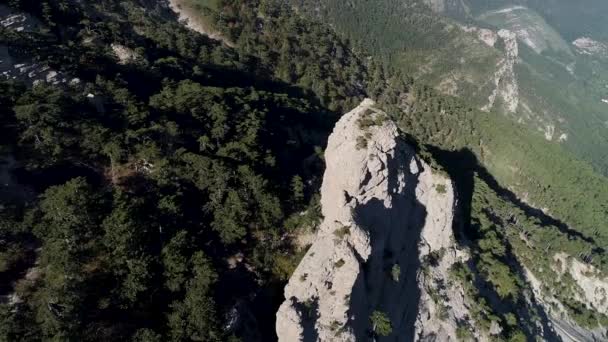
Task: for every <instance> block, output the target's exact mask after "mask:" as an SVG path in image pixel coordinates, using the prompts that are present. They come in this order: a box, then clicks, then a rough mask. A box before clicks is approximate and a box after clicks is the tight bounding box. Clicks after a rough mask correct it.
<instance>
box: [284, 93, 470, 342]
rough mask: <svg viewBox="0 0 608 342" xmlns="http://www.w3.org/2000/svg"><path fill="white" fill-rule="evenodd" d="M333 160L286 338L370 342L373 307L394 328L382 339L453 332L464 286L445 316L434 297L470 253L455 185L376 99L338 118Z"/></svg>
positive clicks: (293, 286) (293, 287)
mask: <svg viewBox="0 0 608 342" xmlns="http://www.w3.org/2000/svg"><path fill="white" fill-rule="evenodd" d="M325 159H326V164H327V168H326V171H325V175H324V179H323V185H322V188H321V196H322V199H321V204H322V207H323V215H324V221H323V222H322V224H321V226H320V228H319V231H318V233H317V236H316V238H315V240H314V243H313V244H312V246H311V248H310V249H309V250H308V252H307V254H306V255H305V257H304V258H303V260H302V261H301V263H300V265H299V266H298V267H297V269H296V270H295V272H294V274H293V276H292V278H291V279H290V281H289V283H288V285H287V286H286V288H285V298H286V300H285V302H284V303H283V304H282V305H281V307H280V309H279V311H278V313H277V323H276V331H277V335H278V337H279V341H289V342H291V341H354V340H361V341H363V340H367V339H369V336H370V334H371V332H372V330H373V327H372V325H371V321H370V315H371V314H372V312H374V311H381V312H383V313H385V314H386V315H387V317H388V318H389V319H390V321H391V325H392V330H393V333H392V334H391V335H389V336H387V337H384V338H379V340H395V341H411V340H414V339H425V338H426V337H430V338H439V340H442V341H447V340H449V339H450V337H454V336H455V329H456V326H457V324H456V322H457V321H458V320H459V319H465V318H466V317H467V316H468V312H467V309H466V307H465V304H464V302H463V300H462V298H463V296H462V295H459V293H458V292H459V291H460V290H459V289H458V288H457V287H456V286H445V287H444V289H443V291H444V292H445V293H444V294H445V295H447V296H452V297H455V303H451V308H452V309H451V310H450V313H449V315H448V317H447V318H446V317H444V319H443V320H442V321H441V322H438V321H437V322H436V321H435V320H434V317H435V316H436V315H433V313H434V312H435V311H436V310H438V309H437V308H436V307H434V306H433V305H432V301H430V295H429V294H428V293H427V290H428V289H430V288H434V287H435V283H436V282H445V279H443V280H442V279H441V278H443V277H446V275H447V274H448V273H449V272H447V268H449V267H450V266H451V264H453V263H454V262H456V261H457V260H461V259H465V258H466V256H465V255H464V253H463V252H460V251H458V250H457V248H456V247H455V244H454V242H453V238H452V221H453V216H454V210H453V208H454V206H455V198H454V191H453V188H452V184H451V181H450V180H449V179H448V178H446V177H444V176H441V175H439V174H437V173H434V172H433V171H432V170H431V168H430V167H429V166H428V165H426V164H425V163H424V162H423V161H421V160H420V159H418V158H417V157H416V154H415V151H414V150H413V148H412V147H410V146H409V145H407V144H406V143H405V141H404V140H403V139H402V138H400V136H399V132H398V130H397V127H396V126H395V124H394V123H393V122H392V121H390V120H389V119H388V117H387V115H386V114H385V113H383V112H381V111H379V110H377V109H375V108H374V103H373V101H371V100H365V101H364V102H363V103H362V104H361V105H360V106H359V107H357V108H355V109H354V110H353V111H351V112H350V113H348V114H346V115H344V116H343V117H342V118H341V119H340V121H339V122H338V123H337V124H336V127H335V128H334V131H333V133H332V134H331V136H330V137H329V141H328V146H327V150H326V152H325ZM430 253H434V254H445V255H446V257H443V258H439V259H440V261H439V264H438V266H437V267H436V269H437V270H438V272H433V271H431V272H428V275H423V274H422V273H423V272H422V267H421V266H422V264H423V263H424V260H427V259H428V256H429V254H430ZM444 268H445V269H444ZM450 291H451V292H450ZM459 297H460V298H461V300H460V301H459V300H458V298H459ZM419 313H424V314H423V315H421V314H419Z"/></svg>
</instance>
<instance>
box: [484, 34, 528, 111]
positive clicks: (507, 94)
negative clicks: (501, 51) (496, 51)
mask: <svg viewBox="0 0 608 342" xmlns="http://www.w3.org/2000/svg"><path fill="white" fill-rule="evenodd" d="M482 37H483V36H482V35H481V33H480V39H483V38H482ZM498 37H500V38H501V39H502V40H503V42H504V45H505V57H504V58H503V59H502V60H501V61H500V62H499V63H498V65H497V69H496V72H495V73H494V86H495V88H494V91H493V92H492V94H491V95H490V97H489V98H488V104H487V105H486V106H484V107H483V108H482V110H484V111H489V110H490V109H492V108H493V107H494V104H495V103H496V100H497V98H500V99H501V100H502V101H503V103H504V106H505V109H506V110H507V112H509V113H514V112H515V111H516V110H517V107H518V106H519V87H518V84H517V78H516V77H515V71H514V67H515V64H516V63H517V58H518V56H519V47H518V45H517V36H516V34H515V33H513V32H511V31H509V30H499V31H498ZM486 44H487V42H486Z"/></svg>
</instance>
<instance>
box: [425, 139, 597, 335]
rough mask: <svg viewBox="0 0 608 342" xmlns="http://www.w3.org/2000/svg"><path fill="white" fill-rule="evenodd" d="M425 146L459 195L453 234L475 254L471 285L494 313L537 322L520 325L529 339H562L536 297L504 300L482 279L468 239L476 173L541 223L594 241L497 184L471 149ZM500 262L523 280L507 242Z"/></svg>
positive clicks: (471, 238) (473, 232) (475, 233)
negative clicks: (514, 315)
mask: <svg viewBox="0 0 608 342" xmlns="http://www.w3.org/2000/svg"><path fill="white" fill-rule="evenodd" d="M427 148H428V149H429V151H430V152H431V153H432V155H433V157H434V158H435V160H436V161H437V162H438V163H439V164H440V165H441V166H442V167H443V168H444V169H445V170H446V171H447V173H448V174H449V176H450V178H451V179H452V181H453V183H454V185H455V188H456V189H455V190H456V192H457V194H458V207H457V213H458V215H457V216H456V217H457V218H458V219H457V221H456V222H455V223H454V236H456V237H457V239H458V240H459V242H460V243H462V244H465V245H467V246H469V247H470V248H471V249H472V252H473V256H474V257H473V258H472V259H470V260H469V261H468V266H469V269H471V270H472V271H473V274H474V284H475V286H476V288H477V289H479V291H480V294H482V296H483V297H484V298H485V299H486V300H488V303H489V304H490V306H491V307H492V309H493V310H494V311H495V312H497V313H500V314H506V313H509V312H514V310H517V311H516V312H517V313H518V315H519V316H520V317H521V318H522V321H523V322H535V321H537V322H538V323H540V325H541V327H542V331H539V330H538V327H537V326H534V325H527V326H523V325H520V328H522V329H523V331H524V333H525V334H526V336H527V338H528V339H534V338H535V337H537V336H539V334H540V333H542V335H543V338H544V339H545V340H547V341H561V338H560V337H559V336H558V335H557V334H556V333H555V331H554V329H553V328H552V325H551V324H550V319H549V317H548V315H547V313H546V312H545V310H544V309H543V307H542V306H541V305H540V304H539V303H538V302H537V301H536V299H535V298H531V300H530V302H527V301H526V300H525V299H524V298H520V299H518V301H517V302H515V303H514V302H511V303H508V302H505V301H504V300H502V299H501V298H500V296H499V295H498V293H497V292H496V289H495V288H494V287H493V286H492V285H491V284H489V283H488V282H487V281H486V280H484V279H483V278H482V276H481V274H480V270H479V268H478V265H477V262H478V261H479V260H476V259H478V257H479V256H478V254H479V252H480V251H478V250H477V249H476V248H477V247H476V246H474V245H473V244H472V243H471V241H474V240H476V239H478V238H480V236H479V232H478V231H477V228H476V227H475V226H474V225H473V224H472V222H471V216H472V211H471V210H472V200H473V194H474V191H475V176H476V175H477V177H479V178H480V179H481V180H482V181H483V182H485V183H486V184H487V185H488V186H489V187H490V189H491V190H492V191H494V192H495V193H496V194H497V195H498V196H499V197H501V198H502V199H503V200H505V201H506V202H509V203H511V204H513V205H515V206H516V207H517V208H519V209H520V210H522V211H523V212H524V213H525V214H526V215H528V216H530V217H534V218H536V219H537V220H538V221H539V222H540V223H541V225H542V226H554V227H556V228H558V229H559V231H560V232H561V233H563V234H565V235H567V236H568V237H569V238H576V239H581V240H584V241H586V242H589V243H594V240H593V239H592V238H590V237H587V236H585V235H584V234H582V233H581V232H578V231H575V230H573V229H571V228H569V227H568V226H567V225H566V224H565V223H564V222H562V221H560V220H558V219H555V218H553V217H550V216H548V215H546V214H545V213H544V212H542V211H541V210H538V209H536V208H533V207H531V206H529V205H528V204H526V203H524V202H523V201H521V200H520V199H519V198H518V197H517V195H515V194H514V193H513V192H512V191H510V190H508V189H506V188H504V187H502V186H501V185H500V184H499V183H498V181H497V180H496V179H495V178H494V177H493V176H492V175H491V174H490V173H489V172H488V170H487V169H486V168H485V167H484V166H483V165H481V164H480V163H479V161H478V159H477V157H476V156H475V154H473V152H472V151H470V150H468V149H463V150H459V151H453V152H452V151H445V150H441V149H439V148H436V147H434V146H427ZM486 214H487V215H488V216H489V217H490V218H491V219H493V220H494V221H495V223H497V224H498V225H501V224H503V222H502V219H501V218H498V217H496V216H494V214H493V213H491V212H487V213H486ZM602 251H603V249H602ZM503 262H505V263H506V264H507V265H508V266H509V267H510V268H511V270H512V271H513V272H514V273H515V274H517V275H518V276H519V277H520V278H521V279H526V278H525V271H524V269H523V267H522V265H521V264H520V263H519V262H518V261H517V258H516V256H515V255H514V253H513V251H512V249H511V246H510V245H509V244H507V246H506V256H505V257H504V260H503ZM535 316H537V317H535Z"/></svg>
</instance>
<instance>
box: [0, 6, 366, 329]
mask: <svg viewBox="0 0 608 342" xmlns="http://www.w3.org/2000/svg"><path fill="white" fill-rule="evenodd" d="M9 5H10V6H11V8H12V11H14V13H20V12H25V13H29V14H31V15H33V16H35V17H37V18H39V19H40V21H41V23H42V25H41V28H39V29H35V30H24V31H17V30H11V29H8V28H7V29H3V30H2V32H0V37H1V41H0V44H2V45H3V46H5V47H7V49H8V52H9V53H10V54H12V56H14V58H18V57H20V56H29V57H32V58H33V59H34V60H35V61H36V63H43V64H45V65H47V66H48V67H49V68H52V69H53V70H56V72H60V73H61V74H63V75H68V76H69V79H70V81H69V83H66V84H60V85H51V84H46V82H44V81H43V82H36V83H37V85H35V86H31V83H30V81H29V80H28V79H27V77H28V76H27V74H26V75H24V76H23V77H20V78H15V79H13V80H3V81H2V83H1V89H2V90H1V92H0V94H1V106H2V111H1V115H2V120H1V122H2V132H3V137H2V154H3V161H4V159H6V160H9V159H10V160H12V159H14V160H16V161H15V163H14V164H15V165H13V166H9V165H7V166H5V164H4V163H3V168H4V167H12V168H13V169H14V170H8V171H10V172H12V173H13V174H15V177H16V179H14V180H11V181H14V184H11V186H14V187H17V191H19V192H23V191H26V190H25V189H29V190H28V191H30V192H31V193H33V196H30V197H29V198H27V199H26V200H17V199H13V198H9V196H8V194H5V193H4V192H3V193H2V195H3V197H2V203H3V205H2V211H1V214H2V224H1V230H0V234H1V235H0V243H1V245H2V251H1V252H0V257H1V260H0V261H1V262H0V265H1V267H0V272H1V275H2V277H1V278H2V287H1V288H2V293H1V294H2V295H3V296H6V295H8V297H6V298H5V299H6V303H3V304H2V307H1V317H2V318H1V322H2V325H1V327H0V339H1V340H3V341H4V340H7V341H15V340H51V339H54V340H79V341H84V340H104V341H107V340H129V339H134V340H137V341H155V340H159V341H160V340H167V339H170V340H175V341H179V340H195V341H196V340H198V341H215V340H217V341H225V340H227V339H229V338H230V336H232V335H235V334H236V335H243V334H247V335H259V336H262V337H261V338H264V337H263V336H266V335H267V334H269V333H270V334H272V319H268V317H271V316H272V315H273V310H274V305H276V304H274V302H276V300H277V298H276V297H277V296H278V300H280V299H281V298H280V292H278V291H268V290H269V289H272V288H274V285H273V284H275V283H279V284H280V282H282V281H284V280H285V277H286V275H287V276H288V275H289V273H290V269H292V268H293V267H295V265H296V262H297V253H296V252H295V251H294V247H293V246H292V245H291V242H290V238H289V233H290V230H289V227H293V226H296V225H307V224H313V223H314V222H315V221H316V220H317V218H318V215H319V214H318V212H317V209H315V208H316V197H315V196H314V194H315V193H316V191H317V187H318V176H319V173H320V172H321V171H322V159H321V154H320V153H319V151H322V147H323V145H324V144H325V143H326V136H327V134H328V131H329V129H330V128H331V125H332V124H333V121H334V120H335V118H336V115H337V113H339V112H340V111H342V110H343V109H344V108H348V107H349V106H351V105H353V104H354V103H357V102H358V100H359V98H361V97H362V95H363V94H364V93H365V88H364V87H365V86H366V83H365V82H364V79H365V72H366V71H365V70H366V69H365V68H364V66H363V65H362V63H361V62H360V61H359V60H358V59H357V58H356V57H355V56H354V55H353V54H352V53H351V52H350V50H349V49H348V48H347V47H346V46H345V45H344V43H343V42H342V41H341V40H340V39H339V38H337V37H336V36H335V35H333V34H332V33H331V32H330V31H329V30H327V29H326V28H325V29H324V28H322V27H319V26H317V25H312V24H310V23H308V22H306V21H303V20H300V19H298V18H297V17H294V16H287V15H285V14H284V13H283V12H281V11H280V10H277V11H276V12H272V11H271V9H269V10H268V11H267V15H268V17H269V18H273V20H275V21H276V23H277V26H276V27H282V28H283V29H281V30H275V31H274V32H275V33H274V35H275V36H272V35H267V36H266V37H265V38H266V39H268V40H267V41H257V39H258V38H256V37H254V36H250V37H249V38H248V39H251V40H252V41H251V49H250V51H248V52H246V51H244V50H241V49H240V50H234V49H231V48H228V47H226V46H222V45H221V44H220V43H218V42H215V41H212V40H210V39H208V38H206V37H203V36H201V35H198V34H195V33H193V32H191V31H189V30H187V29H186V28H184V27H182V26H181V25H180V24H178V23H177V21H175V20H172V19H171V18H170V13H169V12H167V11H166V10H165V9H163V8H161V7H158V6H156V7H150V5H149V4H146V3H144V2H137V1H129V2H124V1H120V2H119V1H111V0H107V1H102V2H98V3H95V4H88V3H87V4H82V3H77V2H71V1H62V2H55V1H44V2H30V1H12V2H10V4H9ZM142 6H144V7H142ZM251 6H254V4H252V5H251ZM254 8H255V7H252V8H251V9H248V11H246V12H244V13H249V14H250V15H255V13H257V12H254ZM283 24H286V25H283ZM287 24H288V25H287ZM296 29H297V31H296ZM237 30H238V29H237V28H236V27H235V32H237ZM235 34H236V33H235ZM278 37H280V38H285V39H289V40H291V42H292V44H293V45H294V46H300V47H302V49H304V48H305V49H306V50H305V51H306V52H307V53H306V54H302V53H301V52H302V51H303V50H297V51H293V50H289V49H287V48H284V49H277V46H276V44H274V40H276V39H278ZM246 38H247V37H245V36H243V37H242V39H243V40H244V39H246ZM241 44H242V45H243V46H245V45H246V44H245V43H240V44H239V45H241ZM116 46H119V47H120V49H119V50H118V51H119V52H120V51H122V52H123V54H118V53H117V52H116V51H117V49H116V48H115V47H116ZM279 47H280V46H279ZM125 51H126V52H127V55H128V56H129V57H128V58H125V57H124V52H125ZM295 56H297V58H295ZM290 70H293V73H292V74H291V73H289V72H290ZM286 73H287V74H286ZM275 75H282V76H283V77H279V76H275ZM356 80H361V82H355V81H356ZM22 81H24V82H22ZM291 81H293V82H291ZM3 172H7V171H3ZM5 195H6V196H5ZM309 207H310V208H311V209H310V210H308V211H307V214H306V215H304V216H302V215H299V214H298V213H299V212H301V211H302V210H305V209H306V208H309ZM32 267H33V268H32ZM267 289H268V290H267ZM256 317H262V319H261V320H260V321H259V322H256ZM269 331H270V332H269ZM260 334H261V335H260ZM264 339H265V338H264Z"/></svg>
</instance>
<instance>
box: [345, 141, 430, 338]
mask: <svg viewBox="0 0 608 342" xmlns="http://www.w3.org/2000/svg"><path fill="white" fill-rule="evenodd" d="M400 152H401V153H404V152H403V151H400ZM399 164H401V165H399ZM409 165H410V164H409V160H408V162H407V163H403V160H399V158H398V157H397V158H394V159H392V160H389V162H388V165H386V166H385V168H386V169H387V170H399V169H400V170H402V171H403V172H404V174H405V175H406V176H405V180H404V181H405V190H404V192H403V193H402V194H392V206H391V207H385V204H384V202H383V201H381V200H379V199H377V198H375V199H373V200H371V201H369V202H367V203H365V204H360V205H358V206H357V209H356V210H355V212H354V216H355V221H356V223H357V224H358V225H359V226H360V227H362V228H363V229H366V230H367V231H369V233H370V241H371V243H372V246H371V255H370V257H369V258H368V259H367V261H364V260H362V258H361V257H360V256H359V255H358V254H357V252H356V251H354V250H353V252H354V254H355V255H356V256H357V257H358V258H359V262H360V264H361V265H362V268H361V270H360V271H361V272H360V273H359V275H358V277H357V279H356V281H355V284H354V286H353V291H352V295H351V297H350V299H349V301H350V305H349V312H348V316H349V322H348V326H349V327H351V328H352V329H353V331H354V334H355V336H356V338H357V340H358V341H367V340H375V341H413V340H414V337H415V336H414V335H415V322H416V317H417V315H418V308H419V303H420V297H421V293H420V289H419V287H418V274H419V272H420V270H421V263H420V255H419V249H418V244H419V242H420V238H421V232H422V228H423V227H424V224H425V221H426V216H427V212H426V208H425V207H424V205H422V204H421V203H420V202H419V201H418V200H417V198H416V187H417V185H418V175H412V174H410V173H409ZM419 167H420V168H421V165H419ZM398 187H399V173H398V172H397V171H394V172H389V174H388V189H389V191H391V192H392V191H394V189H397V188H398ZM395 265H398V266H399V269H400V272H399V273H400V275H398V279H394V275H393V274H391V270H392V269H393V267H394V266H395ZM374 311H380V312H383V313H385V314H386V315H387V317H388V318H389V319H390V321H391V326H392V333H391V334H390V335H388V336H386V337H382V336H379V335H378V334H377V333H376V332H374V331H373V329H374V327H373V326H372V322H371V320H370V316H371V315H372V313H373V312H374Z"/></svg>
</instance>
